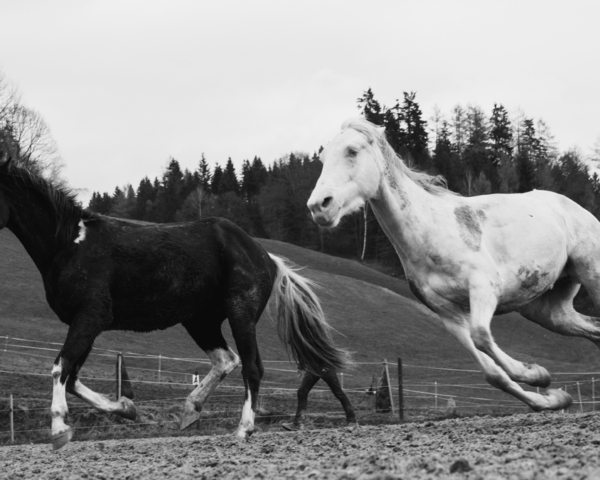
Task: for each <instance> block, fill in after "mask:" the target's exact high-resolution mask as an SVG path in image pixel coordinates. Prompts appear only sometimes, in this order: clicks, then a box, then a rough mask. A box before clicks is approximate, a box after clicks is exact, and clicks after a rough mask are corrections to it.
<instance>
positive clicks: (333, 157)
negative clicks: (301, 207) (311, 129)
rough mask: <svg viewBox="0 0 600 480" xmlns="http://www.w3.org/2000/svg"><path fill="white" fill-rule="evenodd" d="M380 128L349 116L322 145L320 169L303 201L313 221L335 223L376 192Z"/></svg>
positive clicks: (378, 174)
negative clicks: (309, 192) (316, 178)
mask: <svg viewBox="0 0 600 480" xmlns="http://www.w3.org/2000/svg"><path fill="white" fill-rule="evenodd" d="M384 131H385V128H383V127H377V126H376V125H374V124H372V123H371V122H368V121H367V120H365V119H363V118H362V117H359V118H352V119H349V120H346V121H345V122H344V123H343V125H342V131H341V132H340V133H339V134H337V135H336V136H335V137H334V138H333V140H331V142H329V143H328V144H327V146H326V147H325V148H324V149H323V151H322V152H321V156H320V158H321V162H322V163H323V171H322V172H321V176H320V177H319V180H318V181H317V185H316V186H315V189H314V190H313V192H312V194H311V196H310V198H309V199H308V203H307V205H308V208H309V209H310V211H311V213H312V216H313V220H314V221H315V222H316V223H318V224H319V225H321V226H323V227H335V226H337V225H338V223H339V222H340V220H341V219H342V217H344V216H345V215H346V214H348V213H352V212H354V211H356V210H358V209H359V208H360V207H362V206H363V205H364V204H365V202H366V201H367V200H369V199H371V198H373V197H375V196H377V193H378V191H379V188H380V184H381V175H382V165H383V162H382V161H380V160H381V149H380V144H381V141H382V139H383V140H384V141H385V135H384Z"/></svg>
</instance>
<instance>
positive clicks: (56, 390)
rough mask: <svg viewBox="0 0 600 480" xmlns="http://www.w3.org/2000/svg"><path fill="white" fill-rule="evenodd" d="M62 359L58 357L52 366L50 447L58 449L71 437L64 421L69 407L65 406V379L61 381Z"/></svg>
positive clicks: (71, 432) (69, 429)
mask: <svg viewBox="0 0 600 480" xmlns="http://www.w3.org/2000/svg"><path fill="white" fill-rule="evenodd" d="M61 375H62V361H61V360H60V359H59V360H58V363H55V364H54V366H53V367H52V382H53V387H52V406H51V407H50V412H51V415H52V447H53V448H54V450H58V449H59V448H61V447H64V446H65V445H66V444H67V443H69V441H70V440H71V438H73V430H72V429H71V427H69V426H68V425H67V424H66V423H65V418H66V416H67V413H69V407H68V406H67V395H66V381H64V382H61Z"/></svg>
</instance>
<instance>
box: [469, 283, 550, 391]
mask: <svg viewBox="0 0 600 480" xmlns="http://www.w3.org/2000/svg"><path fill="white" fill-rule="evenodd" d="M469 301H470V305H471V317H470V320H471V324H470V334H471V339H472V340H473V343H474V344H475V347H476V348H477V349H478V350H480V351H482V352H483V353H485V354H486V355H488V356H489V357H491V358H492V359H493V360H494V361H495V362H496V364H497V365H498V366H500V368H502V369H503V370H504V371H505V372H506V373H507V375H508V376H509V377H510V378H511V379H512V380H514V381H516V382H523V383H526V384H527V385H531V386H534V387H543V388H545V387H547V386H548V385H550V381H551V378H550V374H549V373H548V371H547V370H546V369H545V368H544V367H541V366H539V365H536V364H527V363H523V362H520V361H518V360H515V359H514V358H512V357H511V356H509V355H507V354H506V353H505V352H504V351H502V350H501V349H500V347H498V345H497V344H496V342H494V339H493V337H492V333H491V329H490V326H491V322H492V315H493V314H494V310H495V309H496V305H497V300H496V297H495V295H494V294H493V293H492V292H490V291H489V289H486V290H476V289H473V290H472V291H471V295H470V299H469Z"/></svg>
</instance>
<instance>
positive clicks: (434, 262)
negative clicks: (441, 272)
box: [429, 253, 442, 265]
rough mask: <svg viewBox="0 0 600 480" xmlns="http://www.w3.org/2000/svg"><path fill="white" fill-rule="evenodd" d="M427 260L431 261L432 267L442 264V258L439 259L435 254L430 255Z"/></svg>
mask: <svg viewBox="0 0 600 480" xmlns="http://www.w3.org/2000/svg"><path fill="white" fill-rule="evenodd" d="M429 258H430V259H431V261H432V262H433V264H434V265H441V264H442V257H440V256H439V255H437V254H435V253H434V254H430V255H429Z"/></svg>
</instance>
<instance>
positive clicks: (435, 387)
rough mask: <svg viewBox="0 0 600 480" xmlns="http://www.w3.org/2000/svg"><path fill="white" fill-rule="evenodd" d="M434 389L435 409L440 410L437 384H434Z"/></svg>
mask: <svg viewBox="0 0 600 480" xmlns="http://www.w3.org/2000/svg"><path fill="white" fill-rule="evenodd" d="M434 389H435V394H434V397H435V409H436V410H437V409H438V394H437V382H434Z"/></svg>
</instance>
